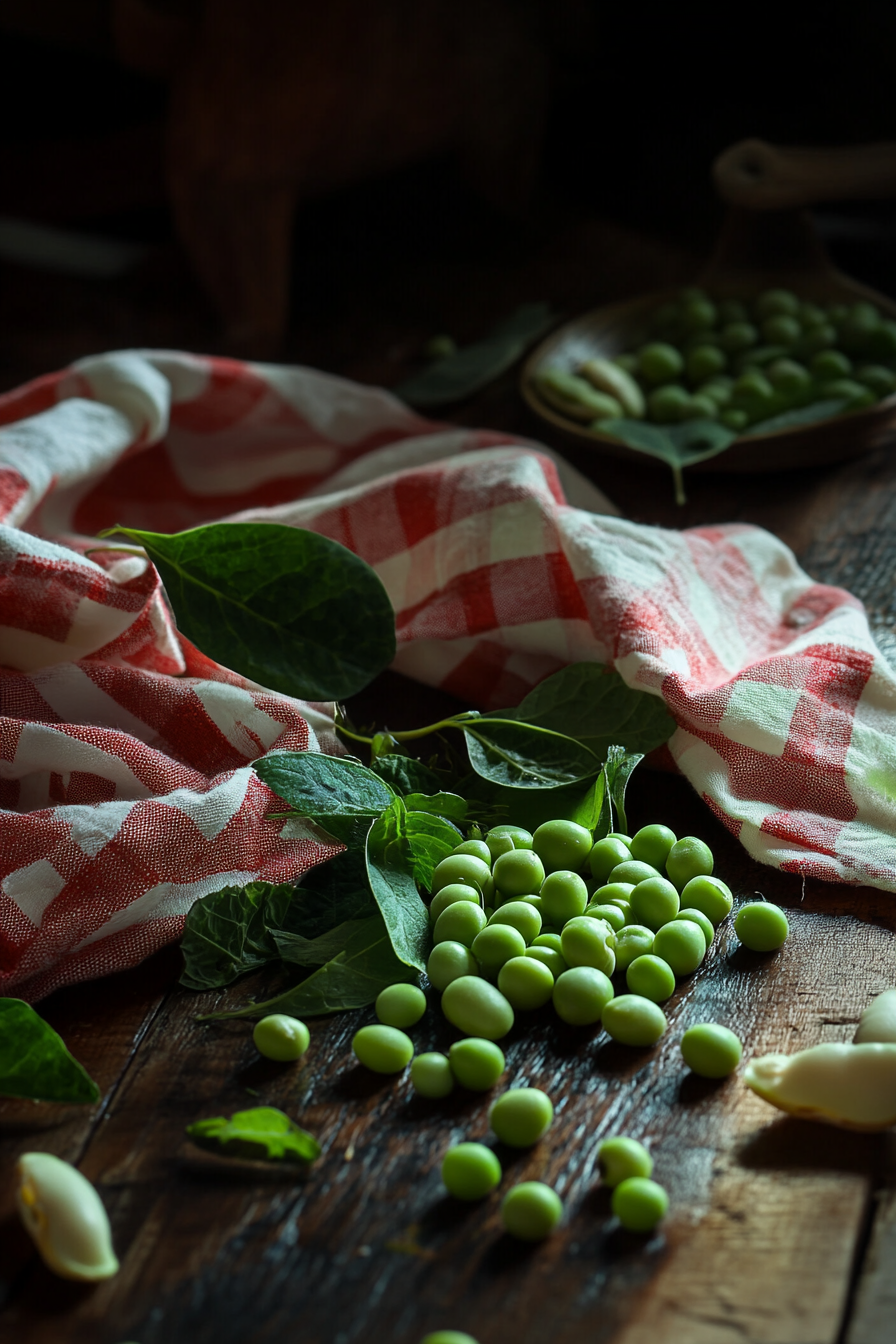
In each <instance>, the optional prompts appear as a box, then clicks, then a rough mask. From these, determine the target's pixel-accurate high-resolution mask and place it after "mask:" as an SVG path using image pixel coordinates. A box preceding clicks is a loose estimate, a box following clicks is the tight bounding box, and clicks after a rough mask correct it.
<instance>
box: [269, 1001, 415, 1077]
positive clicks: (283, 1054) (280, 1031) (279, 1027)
mask: <svg viewBox="0 0 896 1344" xmlns="http://www.w3.org/2000/svg"><path fill="white" fill-rule="evenodd" d="M424 1002H425V1000H424ZM252 1040H253V1041H254V1043H255V1049H256V1050H257V1051H258V1053H259V1054H260V1055H264V1057H265V1059H276V1060H277V1061H278V1063H281V1064H286V1063H289V1062H290V1061H291V1060H294V1059H301V1057H302V1055H304V1053H305V1051H306V1050H307V1049H308V1046H309V1044H310V1041H311V1033H310V1031H309V1030H308V1028H307V1027H306V1026H305V1023H304V1022H300V1021H299V1019H298V1018H297V1017H289V1016H288V1015H287V1014H286V1013H270V1014H269V1015H268V1016H267V1017H263V1018H261V1019H260V1020H259V1021H258V1022H256V1023H255V1027H254V1029H253V1031H252Z"/></svg>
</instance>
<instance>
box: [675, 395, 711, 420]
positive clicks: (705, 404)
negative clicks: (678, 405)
mask: <svg viewBox="0 0 896 1344" xmlns="http://www.w3.org/2000/svg"><path fill="white" fill-rule="evenodd" d="M718 414H719V408H718V406H717V405H716V404H715V402H714V401H713V400H712V398H711V397H700V396H696V395H695V396H693V397H691V404H690V406H689V407H688V413H687V415H685V416H684V417H683V418H684V419H685V420H715V419H717V417H718Z"/></svg>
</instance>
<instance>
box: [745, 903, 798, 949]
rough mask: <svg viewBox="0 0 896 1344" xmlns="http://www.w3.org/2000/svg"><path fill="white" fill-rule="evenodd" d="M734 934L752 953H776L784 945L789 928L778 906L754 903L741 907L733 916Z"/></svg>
mask: <svg viewBox="0 0 896 1344" xmlns="http://www.w3.org/2000/svg"><path fill="white" fill-rule="evenodd" d="M734 932H735V933H736V934H737V936H738V938H739V939H740V941H741V942H742V943H743V945H744V947H748V948H750V949H751V951H753V952H776V951H777V949H778V948H779V947H782V946H783V945H784V941H785V939H786V938H787V935H788V934H789V932H790V926H789V924H788V923H787V916H786V915H785V913H784V911H783V910H782V909H781V907H780V906H777V905H770V904H769V903H768V902H767V901H754V902H751V903H750V904H749V905H742V906H741V908H740V909H739V910H738V912H737V914H736V915H735V916H734Z"/></svg>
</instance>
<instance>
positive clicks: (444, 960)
mask: <svg viewBox="0 0 896 1344" xmlns="http://www.w3.org/2000/svg"><path fill="white" fill-rule="evenodd" d="M426 974H427V976H428V977H429V983H430V984H431V985H432V987H433V989H437V990H439V992H440V993H441V992H442V991H443V990H446V989H447V988H448V986H449V985H450V984H451V982H452V981H453V980H459V979H460V978H461V976H478V974H479V962H478V961H477V960H476V958H475V957H474V956H473V953H472V952H471V951H470V949H469V948H468V947H466V946H464V944H463V943H437V944H436V946H435V947H434V948H433V950H432V951H431V952H430V954H429V960H428V961H427V963H426Z"/></svg>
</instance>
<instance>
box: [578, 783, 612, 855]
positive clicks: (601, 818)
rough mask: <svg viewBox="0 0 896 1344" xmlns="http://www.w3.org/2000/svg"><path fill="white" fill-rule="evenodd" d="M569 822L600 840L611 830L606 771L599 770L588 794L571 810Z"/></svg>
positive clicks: (610, 808)
mask: <svg viewBox="0 0 896 1344" xmlns="http://www.w3.org/2000/svg"><path fill="white" fill-rule="evenodd" d="M570 820H571V821H575V822H578V824H579V825H580V826H584V827H585V828H586V830H589V831H590V832H591V834H592V835H593V836H594V839H595V840H602V839H603V838H604V836H605V835H606V834H607V833H608V832H609V831H611V830H612V829H613V809H612V805H611V803H610V796H609V793H608V792H607V776H606V771H605V770H601V772H600V774H599V775H598V777H597V779H595V780H594V782H593V783H592V785H591V787H590V788H589V790H588V792H587V793H586V794H585V796H584V797H583V798H582V800H581V801H580V802H579V804H578V806H577V807H576V808H575V809H574V810H573V814H572V817H571V818H570Z"/></svg>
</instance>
